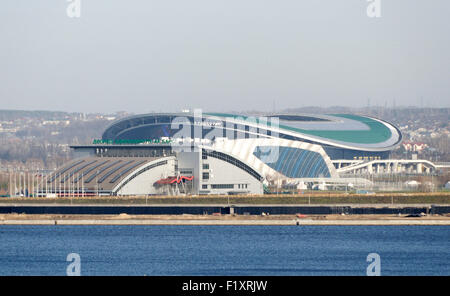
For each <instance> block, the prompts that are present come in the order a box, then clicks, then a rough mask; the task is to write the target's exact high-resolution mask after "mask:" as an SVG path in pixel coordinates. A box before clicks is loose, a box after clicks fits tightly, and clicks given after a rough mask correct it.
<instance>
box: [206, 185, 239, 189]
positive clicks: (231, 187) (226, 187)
mask: <svg viewBox="0 0 450 296" xmlns="http://www.w3.org/2000/svg"><path fill="white" fill-rule="evenodd" d="M211 188H212V189H233V188H234V184H212V185H211Z"/></svg>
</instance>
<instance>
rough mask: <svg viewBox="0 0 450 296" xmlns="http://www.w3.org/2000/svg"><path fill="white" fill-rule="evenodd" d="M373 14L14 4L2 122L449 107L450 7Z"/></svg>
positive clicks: (164, 0)
mask: <svg viewBox="0 0 450 296" xmlns="http://www.w3.org/2000/svg"><path fill="white" fill-rule="evenodd" d="M68 1H80V4H81V6H80V7H81V9H80V17H69V15H68V13H67V8H68V6H69V5H72V4H73V3H71V2H68ZM375 1H379V3H380V10H379V15H380V17H369V16H368V14H367V8H368V6H369V5H374V4H373V3H371V2H369V1H367V0H283V1H275V0H270V1H269V0H222V1H219V0H189V1H188V0H129V1H125V0H122V1H120V0H40V1H35V0H3V1H1V4H0V109H20V110H58V111H68V112H105V113H113V112H116V111H127V112H133V113H147V112H177V111H180V110H182V109H194V108H202V109H203V110H206V111H215V112H225V111H248V110H259V111H274V110H282V109H286V108H298V107H305V106H321V107H327V106H337V105H339V106H353V107H364V106H367V105H370V106H389V107H392V106H426V107H450V33H449V32H450V1H447V0H433V1H424V0H375ZM371 7H374V6H371Z"/></svg>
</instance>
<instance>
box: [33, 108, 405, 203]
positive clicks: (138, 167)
mask: <svg viewBox="0 0 450 296" xmlns="http://www.w3.org/2000/svg"><path fill="white" fill-rule="evenodd" d="M401 140H402V136H401V133H400V131H399V130H398V128H396V127H395V126H393V125H392V124H390V123H388V122H385V121H382V120H379V119H376V118H372V117H367V116H359V115H349V114H333V115H310V114H308V115H306V114H305V115H292V114H279V115H268V116H265V117H252V116H240V115H233V114H221V113H203V114H202V113H201V112H200V111H194V112H183V113H176V114H174V113H171V114H168V113H159V114H156V113H155V114H145V115H136V116H130V117H127V118H123V119H120V120H117V121H115V122H113V123H112V124H110V125H109V126H108V127H107V128H106V130H105V131H104V132H103V135H102V138H101V139H98V140H94V141H93V144H91V145H80V146H72V148H73V149H74V150H75V155H76V158H75V159H74V160H73V161H71V162H70V163H68V164H66V165H64V166H63V167H61V168H60V169H58V170H56V171H55V172H54V173H53V174H52V175H51V176H49V177H48V179H47V180H46V181H45V182H44V184H43V185H42V188H41V189H40V191H41V192H46V193H48V192H51V193H52V194H55V195H65V194H75V195H96V194H98V195H150V194H261V193H263V192H264V191H265V189H266V188H267V185H270V184H278V183H281V182H293V183H295V184H303V185H304V186H305V188H306V187H307V186H310V187H311V186H314V185H316V186H317V185H319V184H321V183H324V182H326V183H328V184H333V183H334V184H343V183H345V182H346V181H345V180H343V179H342V178H341V177H340V174H339V170H340V169H342V168H343V167H346V168H348V167H349V166H352V165H357V164H361V163H367V162H371V161H372V162H373V161H375V162H376V161H378V162H380V161H382V160H385V159H388V158H389V153H390V151H391V150H392V149H394V148H395V147H397V146H398V145H400V143H401ZM354 182H355V183H358V182H359V183H361V184H364V183H367V182H368V181H367V180H365V179H357V178H355V180H354ZM49 188H50V189H49Z"/></svg>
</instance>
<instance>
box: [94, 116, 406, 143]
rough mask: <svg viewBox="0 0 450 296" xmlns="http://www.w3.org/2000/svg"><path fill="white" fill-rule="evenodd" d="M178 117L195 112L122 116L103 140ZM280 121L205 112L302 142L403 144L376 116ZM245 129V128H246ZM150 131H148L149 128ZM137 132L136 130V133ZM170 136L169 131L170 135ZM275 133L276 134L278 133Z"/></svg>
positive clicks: (396, 132)
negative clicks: (265, 120) (274, 123)
mask: <svg viewBox="0 0 450 296" xmlns="http://www.w3.org/2000/svg"><path fill="white" fill-rule="evenodd" d="M175 117H188V118H189V119H190V120H191V122H192V119H193V118H194V114H193V113H155V114H144V115H136V116H130V117H126V118H122V119H119V120H117V121H115V122H113V123H112V124H111V125H110V126H108V127H107V129H106V130H105V132H104V133H103V139H109V140H115V139H117V138H122V139H123V138H124V137H125V138H126V137H127V136H130V137H136V136H137V135H140V134H142V136H141V138H152V136H151V135H149V133H150V134H151V131H150V128H151V127H152V126H163V125H168V126H166V127H165V128H166V129H170V123H171V121H172V120H173V119H174V118H175ZM267 117H269V118H270V117H276V118H278V120H279V124H278V126H275V125H273V124H271V121H270V120H269V121H268V122H261V121H259V120H258V118H256V117H250V116H244V115H236V114H225V113H203V119H207V120H208V121H222V122H223V121H224V120H228V121H231V122H233V123H235V124H238V125H242V126H244V125H249V126H258V125H259V127H260V128H261V125H264V127H265V128H267V130H270V131H271V132H272V133H278V136H279V137H284V138H286V137H290V138H293V139H295V140H299V141H305V140H306V141H309V142H313V143H318V144H321V145H329V146H335V147H341V148H348V149H356V150H363V151H387V150H391V149H393V148H394V147H396V146H397V145H399V144H400V142H401V139H402V135H401V133H400V131H399V129H398V128H396V127H395V126H394V125H392V124H390V123H388V122H386V121H383V120H380V119H376V118H373V117H368V116H361V115H354V114H327V115H316V114H314V115H311V114H278V115H268V116H267ZM242 129H244V128H243V127H242ZM146 130H147V131H148V132H145V131H146ZM133 132H134V133H133ZM168 136H169V134H168ZM274 136H275V135H274Z"/></svg>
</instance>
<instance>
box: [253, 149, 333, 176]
mask: <svg viewBox="0 0 450 296" xmlns="http://www.w3.org/2000/svg"><path fill="white" fill-rule="evenodd" d="M270 149H278V155H277V156H278V157H275V158H274V159H271V160H267V161H264V159H265V158H264V157H263V156H264V152H263V151H270ZM253 155H255V156H256V157H257V158H259V159H260V160H262V161H263V162H264V163H265V164H266V165H268V166H269V167H271V168H272V169H274V170H276V171H277V172H279V173H281V174H283V175H284V176H286V177H289V178H318V177H324V178H329V177H330V171H329V170H328V166H327V164H326V163H325V160H324V159H323V157H322V155H320V154H319V153H317V152H313V151H309V150H304V149H300V148H292V147H282V146H280V147H274V146H258V147H256V148H255V151H253ZM269 161H273V162H269Z"/></svg>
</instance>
